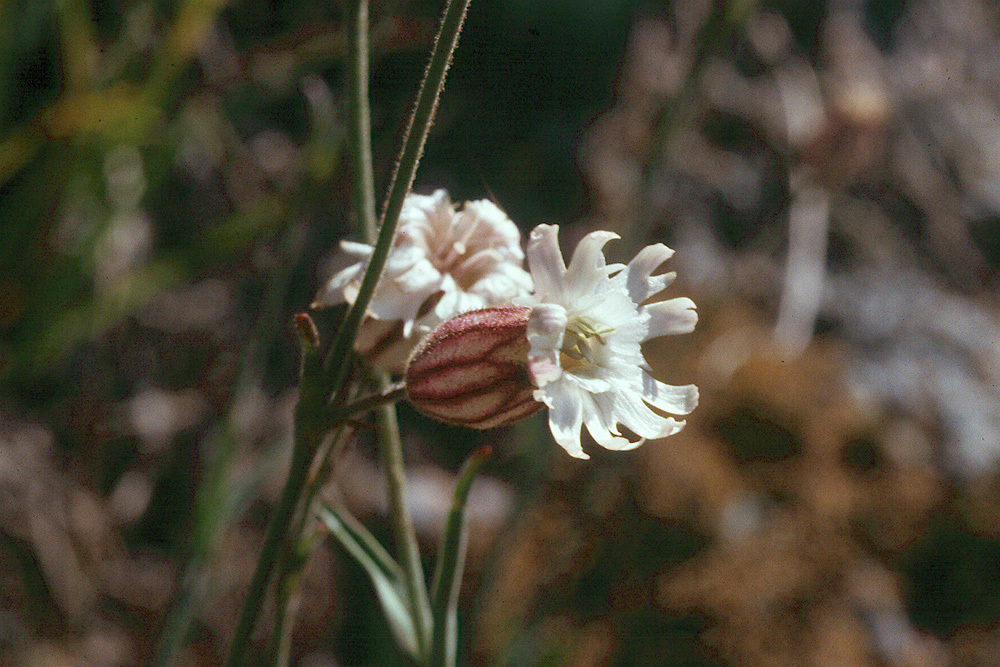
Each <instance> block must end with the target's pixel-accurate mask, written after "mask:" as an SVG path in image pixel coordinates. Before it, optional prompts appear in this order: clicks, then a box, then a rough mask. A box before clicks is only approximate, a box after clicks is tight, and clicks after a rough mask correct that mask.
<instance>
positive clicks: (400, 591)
mask: <svg viewBox="0 0 1000 667" xmlns="http://www.w3.org/2000/svg"><path fill="white" fill-rule="evenodd" d="M316 513H317V515H318V516H319V518H320V520H322V521H323V523H324V524H325V525H326V527H327V528H328V529H329V530H330V533H331V534H332V535H333V536H334V537H336V538H337V541H338V542H340V544H341V546H343V547H344V550H346V551H347V553H349V554H350V555H351V556H353V557H354V559H355V560H356V561H358V563H359V564H360V565H361V567H363V568H364V570H365V572H367V573H368V576H369V577H371V580H372V584H373V585H374V587H375V594H376V595H377V596H378V599H379V602H380V603H381V605H382V611H383V612H384V613H385V617H386V620H387V621H388V622H389V627H390V628H392V632H393V634H394V635H395V636H396V640H397V641H398V642H399V645H400V646H402V647H403V649H404V650H406V652H407V653H409V654H410V655H411V656H413V657H414V658H419V649H418V643H417V632H416V628H415V626H414V623H413V617H412V616H411V614H410V609H411V606H410V602H409V597H408V595H407V593H406V584H405V581H404V579H403V571H402V569H401V568H400V567H399V564H398V563H396V561H395V560H393V558H392V556H390V555H389V552H387V551H386V550H385V548H384V547H383V546H382V545H381V544H379V542H378V540H376V539H375V536H374V535H372V534H371V533H370V532H369V531H368V529H367V528H365V527H364V526H363V525H362V524H361V523H360V522H359V521H358V520H357V519H355V518H354V517H353V516H352V515H351V514H350V513H348V512H347V510H345V509H342V508H335V507H331V506H330V505H328V504H326V503H322V504H320V505H319V507H318V509H317V510H316Z"/></svg>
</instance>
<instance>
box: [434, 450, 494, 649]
mask: <svg viewBox="0 0 1000 667" xmlns="http://www.w3.org/2000/svg"><path fill="white" fill-rule="evenodd" d="M492 453H493V449H492V448H491V447H489V446H486V447H481V448H479V449H478V450H476V451H475V452H473V454H472V456H470V457H469V458H468V460H466V462H465V465H463V466H462V470H461V471H460V472H459V475H458V482H456V484H455V495H454V497H453V500H452V506H451V512H449V514H448V524H447V526H446V527H445V533H444V541H443V542H442V544H441V552H440V553H439V554H438V559H437V567H436V568H435V571H434V585H433V587H432V589H431V590H432V591H433V592H432V594H431V595H432V597H431V608H432V610H433V614H434V616H433V618H434V625H433V628H434V635H433V637H432V640H431V660H430V664H431V665H432V666H433V667H454V665H455V660H456V657H457V653H458V593H459V591H460V589H461V584H462V573H463V571H464V570H465V549H466V546H467V544H468V537H469V536H468V530H467V528H468V525H467V523H468V522H467V515H466V512H465V507H466V501H467V500H468V498H469V489H471V488H472V480H473V479H474V478H475V476H476V472H478V471H479V468H480V467H481V466H482V465H483V463H485V462H486V459H488V458H489V457H490V454H492Z"/></svg>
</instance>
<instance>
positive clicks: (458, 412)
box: [406, 306, 542, 429]
mask: <svg viewBox="0 0 1000 667" xmlns="http://www.w3.org/2000/svg"><path fill="white" fill-rule="evenodd" d="M530 315H531V309H530V308H526V307H524V306H508V307H503V308H485V309H483V310H474V311H472V312H469V313H465V314H463V315H459V316H458V317H455V318H452V319H450V320H448V321H447V322H445V323H443V324H441V325H440V326H439V327H438V328H436V329H435V330H434V331H432V332H431V333H430V335H428V336H427V338H425V339H424V341H423V342H422V343H421V344H420V345H419V346H418V347H417V349H416V350H414V352H413V355H412V356H411V357H410V361H409V365H408V366H407V369H406V393H407V397H408V398H409V400H410V403H411V404H412V405H413V407H415V408H416V409H417V410H419V411H420V412H422V413H424V414H425V415H427V416H429V417H433V418H434V419H437V420H438V421H442V422H445V423H446V424H455V425H459V426H466V427H470V428H481V429H485V428H493V427H494V426H501V425H503V424H508V423H510V422H513V421H516V420H518V419H521V418H523V417H527V416H528V415H530V414H531V413H533V412H535V411H536V410H538V409H539V408H541V407H542V404H541V403H539V402H537V401H536V400H535V398H534V395H533V391H534V387H533V386H532V384H531V380H530V379H529V378H528V347H529V346H528V338H527V327H528V317H529V316H530Z"/></svg>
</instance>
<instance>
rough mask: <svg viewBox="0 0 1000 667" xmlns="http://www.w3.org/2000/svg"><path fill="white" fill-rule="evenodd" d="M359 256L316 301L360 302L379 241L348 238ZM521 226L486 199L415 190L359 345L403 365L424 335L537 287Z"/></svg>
mask: <svg viewBox="0 0 1000 667" xmlns="http://www.w3.org/2000/svg"><path fill="white" fill-rule="evenodd" d="M341 248H342V249H343V250H344V252H346V253H347V254H349V255H353V256H354V257H356V258H357V259H358V261H357V262H356V263H354V264H351V265H350V266H348V267H347V268H346V269H344V270H342V271H340V272H339V273H337V274H336V275H335V276H333V278H331V279H330V281H329V282H328V283H327V284H326V285H325V286H324V287H323V289H322V290H320V292H319V294H318V295H317V296H316V300H315V302H314V303H313V307H314V308H322V307H325V306H333V305H336V304H338V303H343V302H345V301H346V302H347V303H354V300H355V299H356V298H357V294H358V290H359V288H360V286H361V280H362V278H363V277H364V271H365V268H366V266H367V264H368V260H369V259H370V257H371V255H372V252H373V248H372V246H369V245H366V244H363V243H355V242H351V241H342V242H341ZM523 260H524V252H523V251H522V250H521V234H520V231H519V230H518V228H517V226H516V225H515V224H514V223H513V222H512V221H511V220H510V218H508V217H507V215H506V214H505V213H504V212H503V211H501V210H500V209H499V208H498V207H497V206H496V205H495V204H493V203H492V202H490V201H487V200H479V201H472V202H466V203H465V205H464V206H463V207H462V209H461V210H457V207H456V205H454V204H452V202H451V200H450V198H449V197H448V193H447V192H445V191H444V190H437V191H436V192H434V194H432V195H418V194H410V195H408V196H407V197H406V201H405V202H404V203H403V209H402V211H401V213H400V216H399V229H398V232H397V234H396V239H395V242H394V244H393V247H392V251H391V252H390V254H389V257H388V260H387V262H386V266H385V271H384V273H383V274H382V278H381V280H379V283H378V285H377V287H376V288H375V294H374V296H373V298H372V301H371V303H370V305H369V306H368V313H367V318H366V320H365V322H364V323H363V324H362V327H361V329H360V330H359V332H358V336H357V338H356V341H355V349H357V350H358V351H359V352H360V353H361V354H362V355H365V356H367V357H368V358H369V361H370V362H371V363H372V364H373V365H375V366H378V367H380V368H383V369H386V370H391V371H394V372H399V371H402V369H403V365H404V363H405V361H406V359H407V357H408V356H409V354H410V352H411V351H412V349H413V348H414V347H415V346H416V344H417V343H418V342H419V341H420V339H421V338H422V336H423V335H425V334H426V333H427V332H429V331H430V330H431V329H433V328H434V327H436V326H437V325H438V324H440V323H442V322H444V321H445V320H447V319H450V318H452V317H454V316H456V315H459V314H461V313H465V312H468V311H471V310H476V309H479V308H487V307H490V306H497V305H503V304H508V303H510V302H511V300H512V299H514V298H516V297H519V296H523V295H526V294H528V293H529V292H530V291H531V285H532V283H531V277H530V276H529V275H528V273H527V272H526V271H525V270H524V269H523V268H522V263H523Z"/></svg>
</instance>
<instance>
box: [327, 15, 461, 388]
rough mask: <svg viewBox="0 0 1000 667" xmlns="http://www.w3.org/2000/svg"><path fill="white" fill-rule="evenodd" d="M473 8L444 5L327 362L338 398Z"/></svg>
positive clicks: (328, 371)
mask: <svg viewBox="0 0 1000 667" xmlns="http://www.w3.org/2000/svg"><path fill="white" fill-rule="evenodd" d="M468 8H469V0H447V3H446V5H445V9H444V15H443V16H442V18H441V26H440V28H439V29H438V34H437V37H436V38H435V40H434V49H433V51H432V52H431V58H430V62H428V64H427V70H426V71H425V72H424V80H423V81H422V82H421V84H420V91H419V92H418V93H417V102H416V106H415V107H414V110H413V115H412V116H411V117H410V122H409V125H408V126H407V130H406V136H405V139H404V140H403V148H402V150H401V151H400V156H399V161H398V162H397V163H396V171H395V173H394V174H393V176H392V182H391V183H390V185H389V194H388V196H387V197H386V204H385V210H384V211H383V213H382V220H381V226H380V227H379V233H378V240H377V242H376V244H375V249H374V251H373V252H372V256H371V259H370V260H369V263H368V269H367V270H366V271H365V277H364V279H363V280H362V281H361V286H360V288H359V289H358V296H357V298H356V299H355V301H354V304H353V305H352V306H351V307H350V309H348V311H347V315H346V317H344V321H343V323H342V324H341V325H340V329H339V330H338V331H337V336H336V337H335V338H334V341H333V344H332V345H331V346H330V352H329V354H328V355H327V357H326V369H327V379H328V380H330V382H329V383H328V386H329V387H330V395H333V394H336V393H337V391H338V390H339V388H340V387H342V386H343V385H344V384H345V383H346V382H347V377H348V374H349V371H350V366H349V365H348V364H345V363H344V360H345V359H347V358H348V357H349V353H350V350H351V346H352V344H353V341H354V334H355V333H356V332H357V330H358V327H359V326H361V321H362V319H364V316H365V312H366V311H367V310H368V304H369V303H370V302H371V299H372V295H373V294H374V293H375V286H376V284H377V283H378V279H379V277H381V275H382V269H384V268H385V263H386V260H387V259H388V257H389V251H390V250H391V249H392V241H393V238H394V237H395V236H396V226H397V223H398V222H399V213H400V211H401V210H402V209H403V200H404V199H405V198H406V195H407V194H408V193H409V191H410V187H411V186H412V185H413V179H414V177H415V176H416V173H417V165H418V164H419V163H420V157H421V156H422V155H423V152H424V145H425V144H426V143H427V134H428V133H429V132H430V127H431V123H432V122H433V120H434V113H435V111H437V104H438V100H439V99H440V96H441V90H442V89H443V88H444V80H445V75H446V74H447V72H448V66H449V65H450V64H451V58H452V54H453V53H454V52H455V47H456V46H457V45H458V36H459V33H461V31H462V23H463V22H464V20H465V13H466V10H468Z"/></svg>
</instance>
